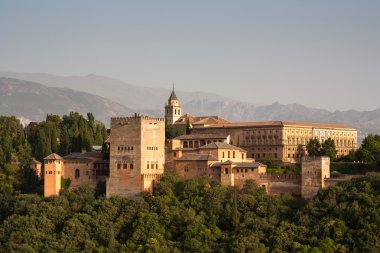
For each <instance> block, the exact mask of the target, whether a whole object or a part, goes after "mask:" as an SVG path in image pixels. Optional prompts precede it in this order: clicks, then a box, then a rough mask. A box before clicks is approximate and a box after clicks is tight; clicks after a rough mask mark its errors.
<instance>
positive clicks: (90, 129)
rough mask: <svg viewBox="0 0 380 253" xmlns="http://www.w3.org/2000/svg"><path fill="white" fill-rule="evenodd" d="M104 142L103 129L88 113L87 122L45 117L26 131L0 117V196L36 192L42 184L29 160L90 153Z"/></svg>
mask: <svg viewBox="0 0 380 253" xmlns="http://www.w3.org/2000/svg"><path fill="white" fill-rule="evenodd" d="M106 138H107V130H106V128H105V126H104V125H103V124H102V123H100V122H98V121H96V120H95V118H94V117H93V115H92V114H91V113H88V114H87V119H85V118H84V117H83V116H82V115H80V114H78V113H70V114H69V115H65V116H63V118H60V117H59V116H57V115H47V117H46V121H43V122H40V123H31V124H30V125H29V126H28V127H27V128H23V126H22V125H21V123H20V121H19V120H18V119H17V118H16V117H14V116H0V194H1V193H10V194H16V193H18V192H21V193H34V192H39V190H40V186H41V183H42V182H39V180H38V177H37V176H36V174H35V171H34V170H33V169H31V168H30V163H31V161H32V157H35V158H37V159H39V160H40V161H42V159H43V158H44V157H46V156H47V155H49V154H51V153H52V152H55V153H58V154H60V155H66V154H68V153H70V152H80V151H82V150H83V149H85V150H87V151H91V150H92V145H102V144H103V142H104V141H105V139H106Z"/></svg>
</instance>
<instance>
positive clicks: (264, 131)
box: [245, 130, 278, 134]
mask: <svg viewBox="0 0 380 253" xmlns="http://www.w3.org/2000/svg"><path fill="white" fill-rule="evenodd" d="M245 133H246V134H250V133H251V134H255V133H256V134H261V133H263V134H266V133H269V134H271V133H276V134H277V133H278V130H250V131H249V130H248V131H246V132H245Z"/></svg>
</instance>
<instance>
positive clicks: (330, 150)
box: [320, 138, 337, 160]
mask: <svg viewBox="0 0 380 253" xmlns="http://www.w3.org/2000/svg"><path fill="white" fill-rule="evenodd" d="M336 153H337V151H336V147H335V142H334V140H333V139H331V138H328V139H327V140H325V141H324V142H323V143H322V149H321V152H320V154H321V155H323V156H328V157H330V159H331V160H333V159H335V158H336Z"/></svg>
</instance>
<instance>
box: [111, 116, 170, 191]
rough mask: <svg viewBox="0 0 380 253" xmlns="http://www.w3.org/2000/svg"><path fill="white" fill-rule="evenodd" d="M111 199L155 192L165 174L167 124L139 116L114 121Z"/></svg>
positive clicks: (112, 131) (112, 124)
mask: <svg viewBox="0 0 380 253" xmlns="http://www.w3.org/2000/svg"><path fill="white" fill-rule="evenodd" d="M109 140H110V174H109V178H107V188H106V195H107V197H110V196H114V195H119V196H135V195H136V194H138V193H140V192H142V191H152V190H153V187H154V184H155V183H156V182H158V181H159V180H160V179H161V177H162V175H163V174H164V163H165V121H164V119H161V118H151V117H145V116H135V117H127V118H111V134H110V139H109Z"/></svg>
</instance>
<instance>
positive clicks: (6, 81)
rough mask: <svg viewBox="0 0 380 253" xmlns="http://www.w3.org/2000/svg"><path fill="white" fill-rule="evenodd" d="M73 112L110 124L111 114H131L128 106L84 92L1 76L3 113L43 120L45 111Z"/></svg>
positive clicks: (1, 107) (0, 92) (26, 119)
mask: <svg viewBox="0 0 380 253" xmlns="http://www.w3.org/2000/svg"><path fill="white" fill-rule="evenodd" d="M71 111H75V112H80V113H82V114H83V115H86V114H87V112H92V113H93V114H94V116H95V117H96V119H98V120H101V121H103V122H105V123H108V122H109V120H110V117H111V116H120V115H128V114H131V113H132V110H130V109H129V108H127V107H125V106H123V105H121V104H118V103H115V102H113V101H110V100H108V99H105V98H102V97H99V96H95V95H92V94H89V93H85V92H79V91H74V90H72V89H67V88H52V87H47V86H44V85H42V84H38V83H34V82H29V81H24V80H19V79H13V78H5V77H0V115H15V116H17V117H19V118H20V119H21V120H22V122H24V123H25V122H28V121H40V120H43V119H45V118H46V114H51V113H54V114H58V115H63V114H68V113H69V112H71Z"/></svg>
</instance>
